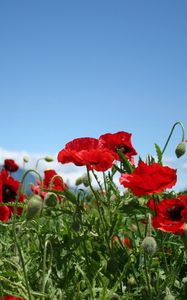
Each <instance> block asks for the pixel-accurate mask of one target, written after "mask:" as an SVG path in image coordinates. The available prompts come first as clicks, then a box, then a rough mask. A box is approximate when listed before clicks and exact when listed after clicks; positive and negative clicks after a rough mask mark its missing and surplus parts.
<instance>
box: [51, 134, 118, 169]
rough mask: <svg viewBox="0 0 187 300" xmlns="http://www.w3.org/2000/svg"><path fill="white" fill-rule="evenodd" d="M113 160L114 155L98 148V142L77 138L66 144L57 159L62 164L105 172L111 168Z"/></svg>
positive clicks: (87, 138)
mask: <svg viewBox="0 0 187 300" xmlns="http://www.w3.org/2000/svg"><path fill="white" fill-rule="evenodd" d="M115 158H116V155H114V153H112V151H110V150H109V149H106V148H100V146H99V140H97V139H95V138H90V137H85V138H77V139H75V140H73V141H71V142H69V143H67V144H66V145H65V148H64V149H62V150H61V151H60V152H59V153H58V157H57V159H58V161H59V162H61V163H62V164H65V163H74V164H75V165H77V166H87V167H88V169H90V170H96V171H106V170H107V169H109V168H111V167H112V164H113V162H114V160H115Z"/></svg>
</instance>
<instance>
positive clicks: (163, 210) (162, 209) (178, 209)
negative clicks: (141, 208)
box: [147, 195, 187, 234]
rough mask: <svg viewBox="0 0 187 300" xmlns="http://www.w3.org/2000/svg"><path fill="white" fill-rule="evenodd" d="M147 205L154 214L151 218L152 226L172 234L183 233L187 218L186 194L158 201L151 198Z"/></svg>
mask: <svg viewBox="0 0 187 300" xmlns="http://www.w3.org/2000/svg"><path fill="white" fill-rule="evenodd" d="M147 206H148V207H149V208H150V209H151V210H153V211H155V214H156V215H155V216H154V217H153V218H152V226H153V227H155V228H157V229H160V230H162V231H166V232H172V233H174V234H184V226H185V221H186V220H187V195H179V196H178V197H177V198H170V199H164V200H162V201H161V202H159V203H156V201H155V200H154V199H151V200H149V201H148V203H147Z"/></svg>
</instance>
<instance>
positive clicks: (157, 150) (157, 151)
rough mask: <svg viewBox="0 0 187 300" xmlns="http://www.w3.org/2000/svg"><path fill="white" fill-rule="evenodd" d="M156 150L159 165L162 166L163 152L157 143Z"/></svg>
mask: <svg viewBox="0 0 187 300" xmlns="http://www.w3.org/2000/svg"><path fill="white" fill-rule="evenodd" d="M155 149H156V154H157V159H158V163H159V164H161V165H162V151H161V149H160V147H159V146H158V145H157V144H156V143H155Z"/></svg>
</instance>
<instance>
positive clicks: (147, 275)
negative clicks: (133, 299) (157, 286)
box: [144, 253, 152, 300]
mask: <svg viewBox="0 0 187 300" xmlns="http://www.w3.org/2000/svg"><path fill="white" fill-rule="evenodd" d="M144 266H145V277H146V281H147V287H148V293H149V299H150V300H151V299H152V292H151V284H150V279H149V273H148V266H147V256H146V254H145V253H144Z"/></svg>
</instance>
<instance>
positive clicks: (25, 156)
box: [23, 155, 29, 163]
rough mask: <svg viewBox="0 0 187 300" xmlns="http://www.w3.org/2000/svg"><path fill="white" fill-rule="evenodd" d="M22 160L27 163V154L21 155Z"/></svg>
mask: <svg viewBox="0 0 187 300" xmlns="http://www.w3.org/2000/svg"><path fill="white" fill-rule="evenodd" d="M23 161H24V163H28V161H29V156H28V155H24V156H23Z"/></svg>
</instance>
